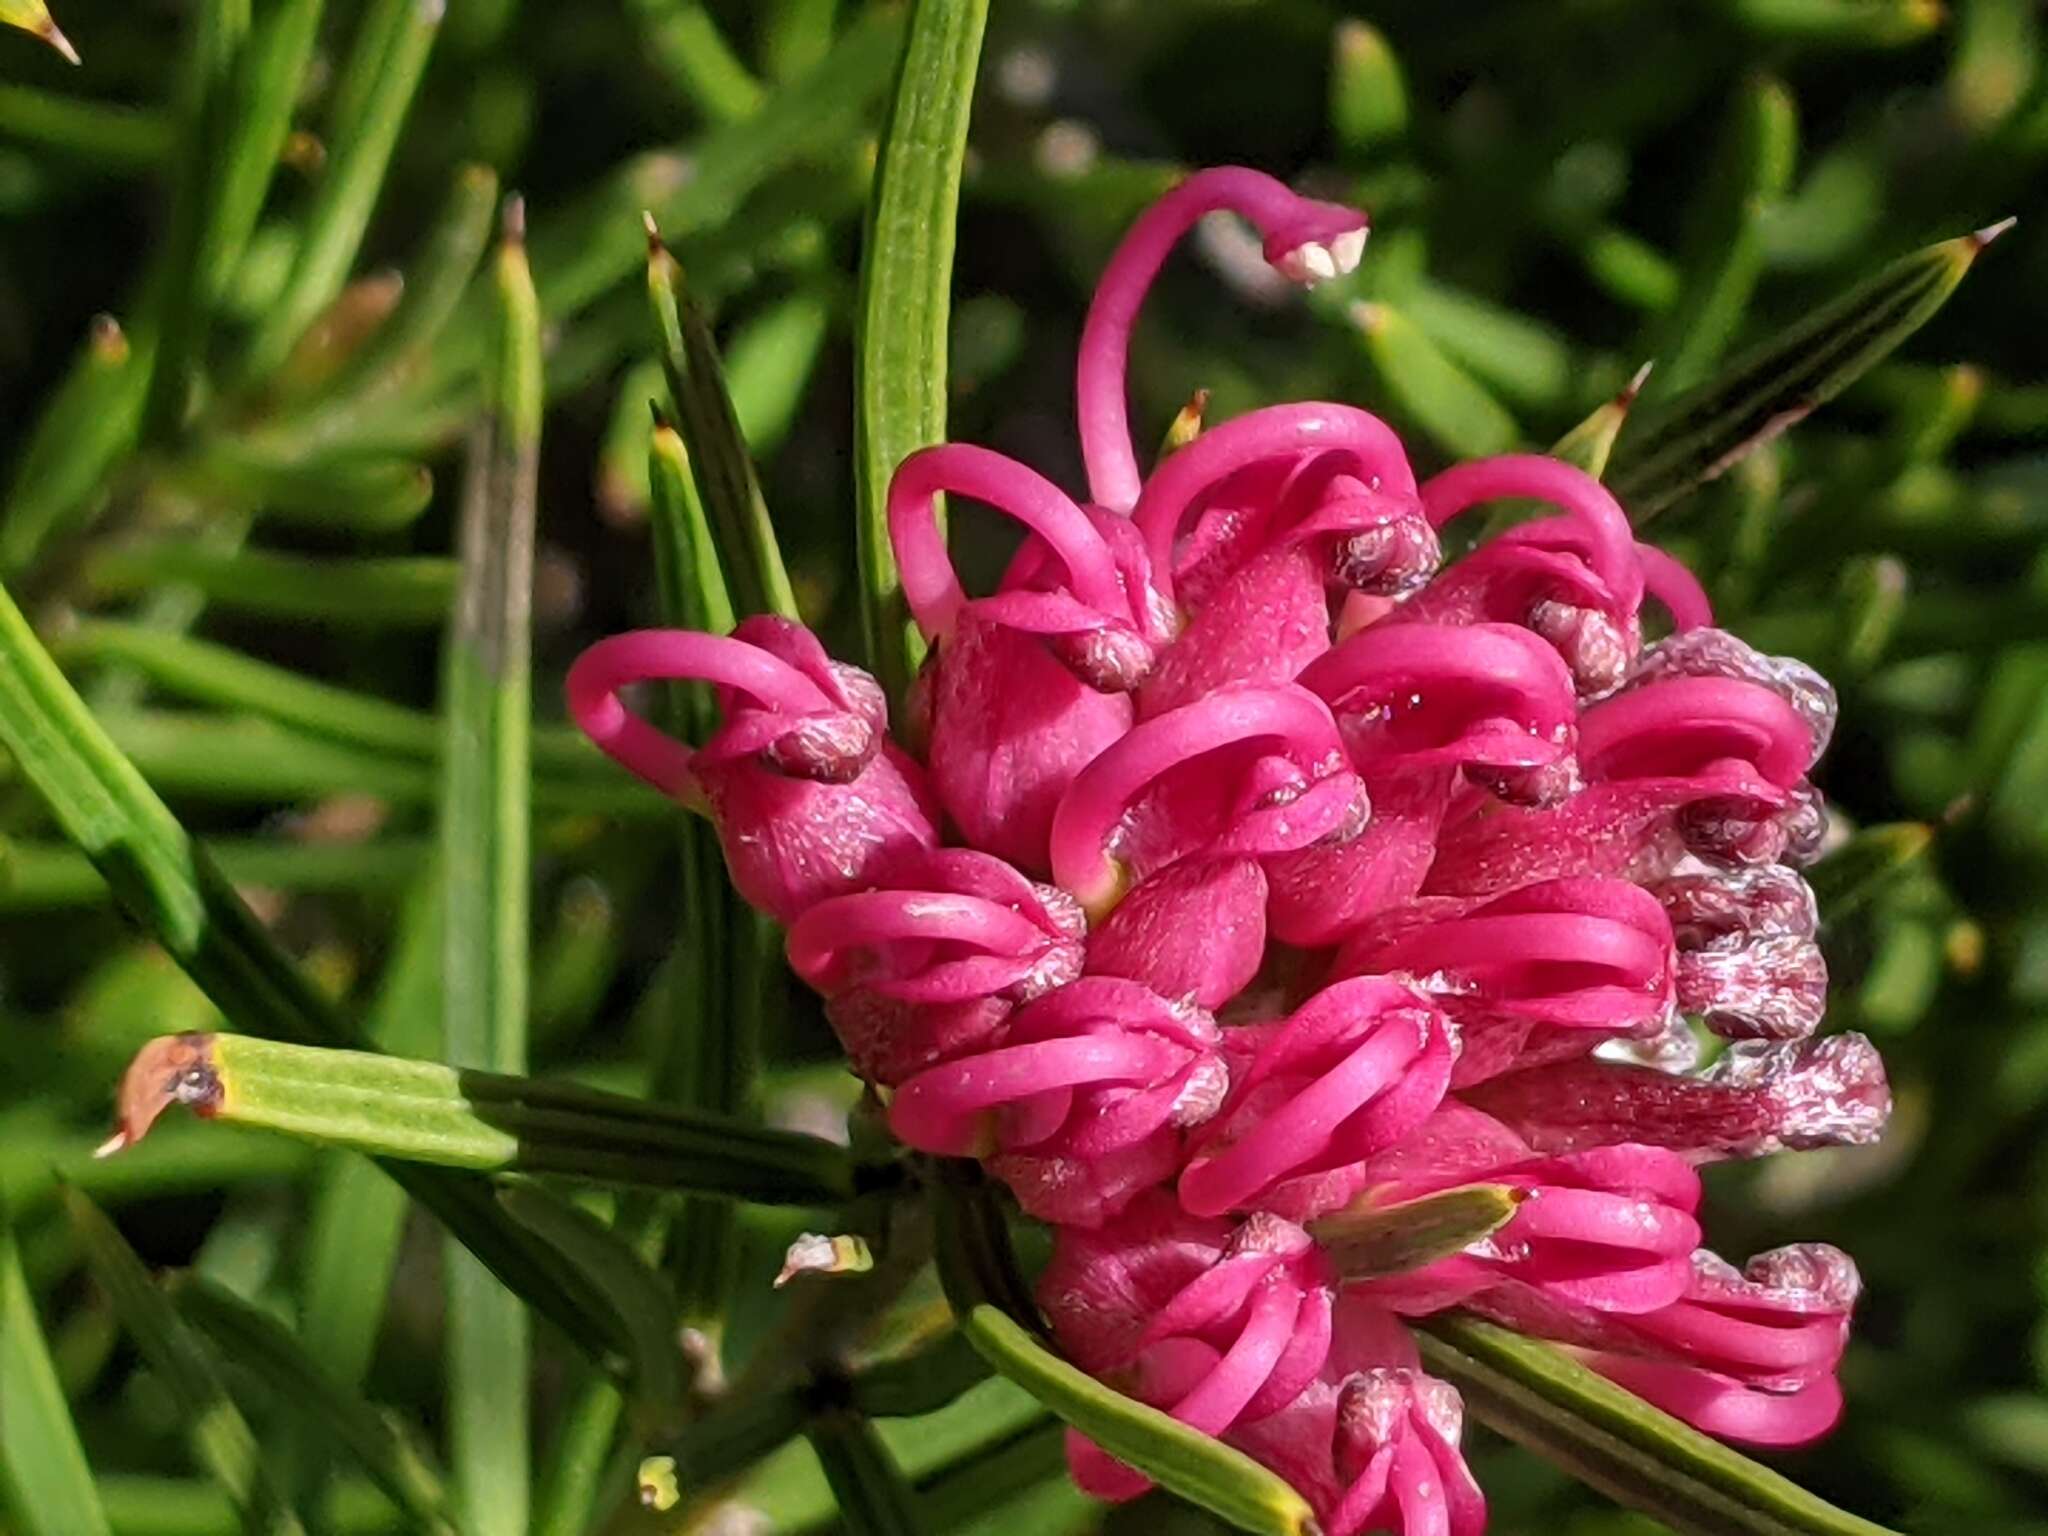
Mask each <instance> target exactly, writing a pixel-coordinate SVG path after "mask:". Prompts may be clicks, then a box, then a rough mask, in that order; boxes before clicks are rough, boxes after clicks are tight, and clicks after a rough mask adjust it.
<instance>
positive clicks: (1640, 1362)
mask: <svg viewBox="0 0 2048 1536" xmlns="http://www.w3.org/2000/svg"><path fill="white" fill-rule="evenodd" d="M1582 1358H1583V1359H1584V1360H1585V1362H1586V1364H1587V1365H1590V1366H1591V1367H1592V1368H1593V1369H1594V1370H1596V1371H1598V1372H1599V1373H1600V1374H1601V1375H1602V1376H1605V1377H1606V1378H1607V1379H1608V1380H1610V1381H1612V1382H1614V1383H1615V1384H1616V1385H1617V1386H1622V1387H1626V1388H1627V1389H1628V1390H1629V1391H1631V1392H1633V1393H1635V1395H1636V1396H1637V1397H1640V1398H1642V1399H1643V1400H1644V1401H1645V1402H1648V1403H1650V1404H1653V1405H1654V1406H1656V1407H1658V1408H1661V1409H1663V1410H1664V1411H1665V1412H1666V1413H1668V1414H1670V1415H1671V1416H1672V1417H1673V1418H1677V1419H1683V1420H1684V1421H1685V1422H1686V1423H1688V1424H1690V1425H1692V1426H1693V1428H1695V1429H1697V1430H1700V1431H1702V1432H1703V1433H1706V1434H1709V1435H1713V1436H1715V1437H1717V1438H1719V1439H1722V1440H1734V1441H1737V1442H1739V1443H1741V1444H1744V1445H1762V1446H1795V1445H1806V1444H1808V1443H1809V1442H1811V1441H1814V1440H1818V1439H1819V1438H1820V1437H1821V1436H1822V1435H1824V1434H1826V1433H1827V1432H1828V1431H1829V1430H1831V1429H1833V1428H1834V1427H1835V1425H1836V1423H1837V1422H1838V1421H1839V1420H1840V1419H1841V1417H1842V1388H1841V1385H1840V1384H1839V1383H1838V1382H1837V1381H1836V1380H1835V1378H1834V1377H1832V1376H1821V1377H1816V1378H1815V1379H1814V1380H1812V1381H1810V1382H1808V1383H1806V1384H1805V1385H1804V1386H1801V1387H1797V1388H1794V1389H1793V1390H1791V1391H1787V1392H1773V1391H1767V1390H1765V1389H1763V1388H1760V1387H1751V1386H1747V1385H1745V1384H1744V1383H1742V1382H1740V1381H1737V1380H1736V1379H1735V1378H1734V1377H1732V1376H1723V1375H1721V1374H1720V1373H1718V1372H1716V1371H1706V1370H1701V1369H1700V1368H1699V1367H1698V1366H1692V1365H1674V1364H1672V1363H1671V1362H1669V1361H1665V1360H1648V1359H1644V1358H1643V1357H1641V1356H1639V1355H1623V1354H1606V1353H1589V1354H1585V1355H1583V1356H1582Z"/></svg>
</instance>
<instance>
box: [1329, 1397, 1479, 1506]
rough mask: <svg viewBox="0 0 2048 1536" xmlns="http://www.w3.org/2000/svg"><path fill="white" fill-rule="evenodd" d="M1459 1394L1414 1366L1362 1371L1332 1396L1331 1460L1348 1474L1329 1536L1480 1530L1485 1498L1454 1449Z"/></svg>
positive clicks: (1460, 1415) (1460, 1423)
mask: <svg viewBox="0 0 2048 1536" xmlns="http://www.w3.org/2000/svg"><path fill="white" fill-rule="evenodd" d="M1464 1417H1465V1414H1464V1402H1463V1400H1462V1399H1460V1397H1459V1396H1458V1392H1457V1389H1456V1388H1455V1387H1453V1386H1451V1385H1450V1384H1449V1383H1447V1382H1442V1381H1438V1380H1437V1379H1436V1378H1435V1377H1433V1376H1427V1375H1424V1374H1423V1373H1422V1372H1421V1371H1417V1370H1386V1369H1381V1370H1373V1371H1364V1372H1361V1373H1359V1374H1358V1375H1355V1376H1352V1377H1350V1378H1349V1379H1348V1380H1346V1381H1345V1383H1344V1384H1343V1387H1342V1388H1341V1389H1340V1391H1339V1393H1338V1396H1337V1423H1336V1437H1335V1449H1336V1464H1337V1472H1338V1475H1339V1476H1340V1477H1342V1478H1344V1479H1346V1480H1347V1482H1348V1486H1347V1487H1346V1488H1345V1491H1344V1496H1343V1498H1342V1500H1341V1502H1339V1503H1338V1505H1337V1507H1336V1508H1335V1509H1334V1510H1332V1511H1331V1512H1330V1514H1329V1517H1328V1519H1327V1521H1326V1528H1327V1529H1328V1531H1329V1532H1330V1536H1354V1533H1356V1532H1360V1531H1368V1530H1376V1531H1399V1532H1401V1533H1402V1536H1482V1533H1483V1532H1484V1531H1485V1529H1486V1500H1485V1498H1484V1496H1483V1495H1482V1494H1481V1493H1480V1491H1479V1485H1478V1484H1477V1483H1475V1482H1474V1481H1473V1480H1472V1473H1471V1471H1470V1470H1469V1469H1468V1468H1467V1467H1466V1465H1465V1458H1464V1456H1463V1455H1462V1454H1460V1452H1459V1450H1458V1441H1459V1438H1460V1435H1461V1433H1462V1431H1463V1428H1464Z"/></svg>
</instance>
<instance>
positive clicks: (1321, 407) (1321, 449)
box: [1131, 403, 1415, 597]
mask: <svg viewBox="0 0 2048 1536" xmlns="http://www.w3.org/2000/svg"><path fill="white" fill-rule="evenodd" d="M1306 453H1314V454H1326V453H1327V454H1341V455H1342V458H1341V460H1340V461H1339V462H1340V463H1341V464H1342V465H1343V466H1344V467H1345V471H1346V473H1348V474H1351V475H1353V476H1354V477H1355V478H1356V479H1358V480H1359V481H1361V482H1363V486H1364V488H1365V489H1367V490H1369V491H1372V492H1373V493H1375V494H1386V495H1393V496H1412V495H1414V494H1415V475H1414V471H1412V470H1411V469H1409V467H1408V456H1407V454H1406V453H1405V452H1404V451H1403V450H1402V447H1401V440H1400V439H1399V438H1397V437H1396V436H1394V433H1393V430H1392V429H1391V428H1390V427H1388V425H1387V424H1386V423H1385V422H1383V421H1381V420H1380V419H1379V417H1377V416H1375V415H1373V414H1372V413H1371V412H1369V411H1361V410H1359V409H1358V408H1357V407H1356V406H1350V405H1331V404H1328V403H1318V404H1314V405H1275V406H1267V407H1266V408H1265V409H1263V410H1257V411H1252V412H1250V413H1249V414H1247V415H1244V416H1239V417H1237V418H1236V419H1235V420H1232V421H1226V422H1225V423H1223V425H1221V426H1220V427H1216V428H1213V429H1211V430H1210V431H1207V432H1204V433H1203V434H1202V435H1201V436H1200V437H1198V438H1196V439H1195V440H1194V441H1193V442H1192V443H1190V444H1188V445H1187V446H1186V447H1185V448H1182V449H1180V450H1179V451H1178V452H1176V453H1174V454H1172V455H1171V456H1170V457H1168V458H1167V460H1166V461H1165V462H1164V463H1163V464H1161V465H1160V466H1159V468H1158V469H1157V470H1156V471H1155V472H1154V473H1153V476H1152V478H1151V479H1150V480H1148V481H1146V482H1145V489H1144V494H1143V495H1141V496H1139V497H1138V498H1137V501H1136V504H1135V505H1134V506H1133V508H1132V511H1131V521H1132V522H1134V523H1135V524H1136V525H1137V527H1138V531H1139V532H1140V533H1142V534H1143V535H1144V536H1145V547H1146V549H1147V551H1148V552H1149V553H1150V555H1151V560H1152V578H1153V581H1154V583H1155V584H1156V585H1157V586H1158V587H1159V589H1160V591H1161V592H1162V593H1164V594H1166V595H1167V596H1168V597H1171V596H1172V572H1173V568H1174V560H1173V554H1174V540H1175V538H1176V537H1177V536H1178V535H1179V533H1180V531H1181V525H1182V524H1183V523H1184V522H1185V521H1186V519H1187V516H1188V514H1189V512H1190V511H1192V510H1194V509H1195V508H1196V506H1197V505H1198V504H1199V502H1200V500H1201V498H1202V497H1203V496H1204V495H1205V494H1207V493H1209V492H1211V491H1213V490H1214V489H1215V488H1216V487H1218V486H1219V485H1221V484H1222V483H1223V482H1225V481H1226V480H1228V479H1229V477H1230V476H1232V475H1233V474H1236V473H1238V472H1239V471H1242V470H1244V469H1246V468H1248V467H1250V466H1252V465H1255V464H1257V463H1258V462H1259V461H1260V460H1282V461H1285V460H1287V459H1290V458H1292V457H1294V456H1297V455H1300V454H1306Z"/></svg>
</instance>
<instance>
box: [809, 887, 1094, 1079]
mask: <svg viewBox="0 0 2048 1536" xmlns="http://www.w3.org/2000/svg"><path fill="white" fill-rule="evenodd" d="M882 873H883V875H884V877H885V880H886V885H885V886H884V888H882V889H877V890H871V891H862V892H859V893H857V894H854V895H849V896H838V897H833V898H831V899H828V900H826V901H821V902H819V903H818V904H817V905H816V906H814V907H812V908H811V909H810V910H809V911H807V912H805V913H804V914H803V916H801V917H799V918H798V919H797V920H796V922H795V923H794V924H792V925H791V927H790V930H789V940H788V945H787V950H788V955H789V963H790V968H791V969H792V970H794V971H795V972H796V973H797V975H799V976H800V977H802V978H803V979H804V981H805V982H807V983H808V984H809V985H810V986H811V987H813V988H814V989H816V990H817V991H818V992H820V993H822V994H823V995H824V997H825V999H826V1004H825V1014H826V1017H827V1018H829V1019H830V1020H831V1021H832V1025H833V1028H834V1029H835V1030H836V1031H837V1032H838V1035H839V1040H840V1043H841V1045H842V1046H844V1047H845V1049H846V1053H847V1056H848V1058H849V1059H850V1061H851V1062H852V1064H853V1067H854V1070H855V1071H857V1072H858V1073H859V1074H860V1075H861V1076H862V1077H864V1078H867V1079H868V1080H869V1081H870V1082H876V1083H882V1084H885V1085H894V1084H896V1083H899V1082H901V1081H903V1079H904V1078H906V1077H908V1076H910V1075H911V1074H913V1073H915V1072H918V1071H921V1070H922V1069H923V1068H925V1067H928V1066H931V1065H933V1064H934V1063H936V1062H939V1061H942V1060H945V1059H948V1058H949V1057H952V1056H956V1055H959V1054H961V1053H962V1052H963V1051H965V1050H968V1049H971V1048H977V1047H980V1046H983V1045H985V1044H987V1043H988V1041H989V1039H990V1037H991V1036H992V1035H993V1033H994V1031H995V1030H996V1028H997V1027H998V1026H999V1025H1000V1024H1001V1023H1002V1021H1003V1019H1004V1018H1006V1017H1007V1016H1008V1014H1009V1013H1010V1011H1011V1009H1012V1008H1013V1007H1014V1006H1015V1005H1016V1004H1017V1003H1020V1002H1025V1001H1029V1000H1030V999H1031V998H1034V997H1038V996H1041V995H1042V994H1044V993H1046V992H1049V991H1051V990H1052V989H1053V988H1055V987H1059V986H1063V985H1065V984H1066V983H1067V982H1069V981H1072V980H1073V979H1074V978H1075V977H1076V976H1078V975H1080V974H1081V963H1082V943H1083V940H1084V939H1085V937H1086V925H1085V923H1084V922H1083V920H1082V917H1081V911H1080V908H1079V907H1078V906H1076V905H1075V903H1074V901H1073V898H1071V897H1070V896H1068V895H1067V894H1066V893H1065V892H1064V891H1061V890H1057V889H1055V888H1054V887H1051V886H1045V885H1039V884H1037V883H1035V882H1033V881H1031V880H1027V879H1026V878H1025V877H1024V876H1023V875H1021V874H1019V873H1018V872H1017V871H1016V870H1014V869H1012V868H1010V867H1009V866H1008V865H1007V864H1005V863H1003V862H1002V860H1000V859H996V858H992V857H990V856H989V855H987V854H984V853H976V852H974V851H972V850H970V849H965V848H948V849H940V850H937V851H933V852H930V853H925V854H922V855H920V856H918V857H916V858H913V859H907V860H904V861H902V862H901V863H900V864H899V865H897V866H895V867H892V868H889V869H887V870H886V871H883V872H882Z"/></svg>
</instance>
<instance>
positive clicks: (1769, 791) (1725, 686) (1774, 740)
mask: <svg viewBox="0 0 2048 1536" xmlns="http://www.w3.org/2000/svg"><path fill="white" fill-rule="evenodd" d="M1813 758H1814V742H1813V735H1812V733H1811V731H1809V730H1808V729H1807V726H1806V724H1805V722H1804V721H1802V720H1801V719H1800V717H1799V714H1798V712H1797V711H1795V710H1794V709H1793V708H1792V706H1791V705H1789V704H1787V703H1786V702H1785V700H1784V699H1782V698H1780V697H1779V696H1778V695H1777V694H1776V693H1774V692H1773V691H1772V690H1770V689H1769V688H1766V687H1764V686H1762V685H1761V684H1758V683H1752V682H1747V681H1744V680H1741V679H1737V678H1721V677H1668V678H1659V679H1657V680H1655V681H1653V682H1650V683H1646V684H1645V685H1643V686H1642V687H1640V688H1633V689H1630V690H1628V691H1627V692H1625V693H1620V694H1617V695H1615V697H1613V698H1611V699H1606V700H1603V701H1602V702H1600V703H1598V704H1596V705H1594V706H1593V707H1592V708H1591V709H1588V710H1587V711H1586V712H1585V713H1584V714H1583V715H1581V716H1580V717H1579V762H1580V765H1581V767H1582V768H1583V769H1584V771H1585V774H1586V777H1587V779H1588V780H1590V781H1595V782H1598V781H1601V780H1617V779H1650V778H1669V779H1694V780H1698V781H1700V784H1701V792H1702V793H1703V794H1705V793H1716V792H1718V793H1738V794H1744V795H1748V796H1752V797H1755V798H1758V799H1764V800H1769V801H1771V802H1773V803H1782V802H1783V801H1784V798H1785V792H1786V791H1787V790H1789V789H1791V787H1792V786H1793V785H1795V784H1797V783H1798V782H1799V780H1800V778H1801V776H1802V775H1804V774H1805V772H1806V770H1807V768H1808V767H1809V766H1811V764H1812V762H1813Z"/></svg>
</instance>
